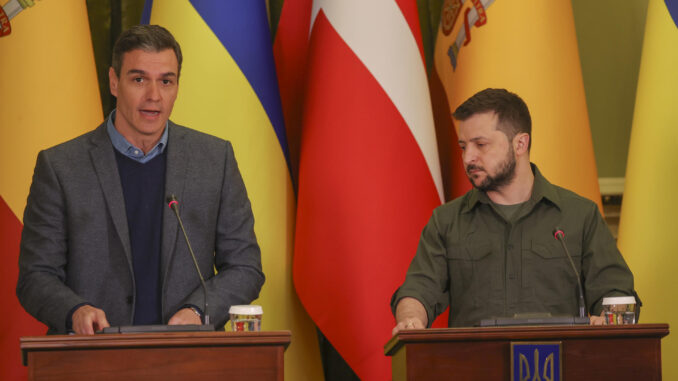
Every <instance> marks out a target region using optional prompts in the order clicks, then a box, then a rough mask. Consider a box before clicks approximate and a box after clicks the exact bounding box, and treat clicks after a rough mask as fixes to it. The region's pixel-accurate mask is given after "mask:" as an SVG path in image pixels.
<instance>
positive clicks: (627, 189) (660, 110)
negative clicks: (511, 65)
mask: <svg viewBox="0 0 678 381" xmlns="http://www.w3.org/2000/svg"><path fill="white" fill-rule="evenodd" d="M676 99H678V1H676V0H666V1H662V0H650V2H649V4H648V9H647V23H646V26H645V37H644V41H643V53H642V57H641V61H640V73H639V76H638V88H637V91H636V106H635V109H634V114H633V126H632V129H631V143H630V145H629V157H628V164H627V167H626V182H625V186H624V199H623V202H622V209H621V221H620V223H619V249H620V250H621V252H622V253H623V254H624V257H625V258H626V260H627V261H628V264H629V267H630V268H631V270H632V271H633V274H634V276H635V284H636V289H637V290H638V294H639V295H640V298H641V299H642V300H643V305H644V307H643V308H642V310H641V314H640V319H641V322H642V323H669V325H671V326H672V327H675V326H678V305H676V303H675V300H676V295H677V294H678V286H676V281H675V277H676V275H675V272H676V269H677V268H678V257H676V254H677V253H678V241H676V238H675V237H674V234H675V230H674V227H675V224H676V216H678V204H676V202H675V200H674V199H675V198H676V189H678V176H677V175H676V174H678V154H676V147H677V146H678V110H676V105H675V103H676ZM677 357H678V338H677V337H675V335H669V336H667V337H665V338H664V339H662V367H663V372H662V373H663V377H664V379H666V380H675V379H678V363H676V361H675V359H676V358H677Z"/></svg>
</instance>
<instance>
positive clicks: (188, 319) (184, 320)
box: [167, 308, 202, 325]
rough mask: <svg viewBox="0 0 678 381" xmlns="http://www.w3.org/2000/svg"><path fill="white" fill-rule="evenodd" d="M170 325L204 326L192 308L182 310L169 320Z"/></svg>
mask: <svg viewBox="0 0 678 381" xmlns="http://www.w3.org/2000/svg"><path fill="white" fill-rule="evenodd" d="M167 324H168V325H186V324H196V325H200V324H202V321H201V320H200V317H199V316H198V315H197V314H196V313H195V312H193V310H192V309H190V308H182V309H180V310H179V311H177V313H175V314H174V316H172V318H171V319H169V322H167Z"/></svg>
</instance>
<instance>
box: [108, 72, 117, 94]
mask: <svg viewBox="0 0 678 381" xmlns="http://www.w3.org/2000/svg"><path fill="white" fill-rule="evenodd" d="M108 86H109V88H110V89H111V94H113V96H114V97H116V98H117V97H118V76H117V75H116V74H115V70H113V68H112V67H109V68H108Z"/></svg>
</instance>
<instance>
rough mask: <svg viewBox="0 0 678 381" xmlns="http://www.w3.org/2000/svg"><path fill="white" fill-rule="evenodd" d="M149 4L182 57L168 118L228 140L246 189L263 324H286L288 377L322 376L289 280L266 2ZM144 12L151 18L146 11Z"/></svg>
mask: <svg viewBox="0 0 678 381" xmlns="http://www.w3.org/2000/svg"><path fill="white" fill-rule="evenodd" d="M151 3H152V2H151V1H147V3H146V9H145V12H144V15H145V20H144V21H146V22H149V21H150V23H151V24H159V25H162V26H164V27H165V28H167V29H168V30H169V31H170V32H172V34H173V35H174V36H175V38H176V39H177V41H179V44H180V45H181V49H182V52H183V55H184V62H183V65H182V71H181V79H180V81H179V89H180V90H179V96H178V98H177V101H176V103H175V106H174V111H173V113H172V116H171V119H172V121H174V122H176V123H179V124H182V125H185V126H188V127H191V128H193V129H196V130H200V131H203V132H206V133H208V134H211V135H214V136H218V137H220V138H223V139H227V140H229V141H231V143H232V144H233V147H234V150H235V156H236V159H237V160H238V165H239V167H240V171H241V173H242V176H243V179H244V181H245V186H246V187H247V192H248V195H249V198H250V200H251V202H252V209H253V212H254V217H255V221H256V222H255V226H254V229H255V232H256V235H257V239H258V241H259V245H260V246H261V253H262V262H263V269H264V273H265V274H266V284H265V285H264V288H263V289H262V292H261V295H260V298H259V300H257V301H256V302H255V303H257V304H261V305H262V306H263V309H264V322H263V327H264V329H266V330H291V331H292V332H293V336H292V343H291V344H290V346H289V348H288V349H287V351H286V354H285V378H286V379H289V380H304V379H308V380H320V379H322V369H321V363H320V354H319V352H318V345H317V339H316V336H315V326H314V325H313V323H312V322H311V320H310V319H309V317H308V315H307V314H306V312H305V311H304V310H303V308H302V306H301V304H300V303H299V300H298V298H297V297H296V294H295V292H294V288H293V285H292V248H293V246H292V244H293V242H292V239H293V234H294V217H295V207H296V206H295V195H294V190H293V187H292V180H291V176H290V172H289V166H288V154H287V142H286V134H285V127H284V121H283V115H282V108H281V103H280V95H279V92H278V82H277V78H276V73H275V66H274V61H273V49H272V42H271V33H270V29H269V25H268V17H267V11H266V2H265V1H264V0H247V1H238V0H227V1H198V0H193V1H188V0H176V1H162V2H160V1H158V2H154V3H152V4H151ZM149 15H150V18H149V17H148V16H149Z"/></svg>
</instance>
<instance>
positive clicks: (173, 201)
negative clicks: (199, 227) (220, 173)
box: [167, 194, 210, 325]
mask: <svg viewBox="0 0 678 381" xmlns="http://www.w3.org/2000/svg"><path fill="white" fill-rule="evenodd" d="M167 206H169V207H170V209H172V210H173V211H174V214H175V215H176V216H177V221H179V226H180V227H181V231H182V232H183V233H184V239H185V240H186V245H188V251H189V253H191V258H192V259H193V264H194V265H195V269H196V271H198V276H199V277H200V283H201V284H202V290H203V292H204V294H203V295H204V305H205V308H204V310H203V311H204V312H205V325H209V324H210V315H209V313H208V311H207V286H206V285H205V279H204V278H203V277H202V273H201V272H200V267H199V266H198V260H197V259H195V254H194V253H193V248H192V247H191V242H190V241H189V240H188V235H186V229H184V224H183V222H181V216H179V201H177V198H176V197H175V196H174V194H172V195H170V196H169V197H167Z"/></svg>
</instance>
